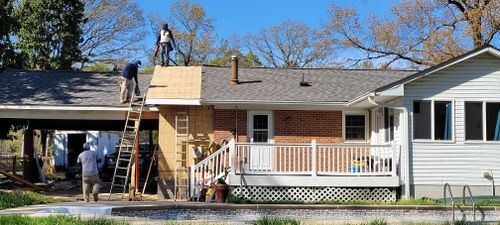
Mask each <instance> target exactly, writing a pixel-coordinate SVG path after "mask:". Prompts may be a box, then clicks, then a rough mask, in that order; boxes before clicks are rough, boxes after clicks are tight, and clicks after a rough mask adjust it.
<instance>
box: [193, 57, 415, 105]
mask: <svg viewBox="0 0 500 225" xmlns="http://www.w3.org/2000/svg"><path fill="white" fill-rule="evenodd" d="M202 71H203V72H202V73H203V74H202V80H203V81H202V91H201V97H202V100H203V101H271V102H272V101H278V102H290V101H304V102H348V101H350V100H353V99H355V98H356V97H359V96H361V95H363V94H366V93H368V92H370V91H373V90H375V89H377V88H379V87H382V86H384V85H387V84H389V83H392V82H394V81H397V80H399V79H402V78H404V77H407V76H410V75H411V74H414V73H415V72H416V71H402V70H342V69H276V68H239V70H238V71H239V72H238V74H239V80H240V84H238V85H230V84H229V80H230V78H231V68H229V67H214V66H203V70H202ZM302 74H304V76H305V79H304V80H305V81H307V82H311V86H309V87H301V86H300V85H299V83H300V81H302Z"/></svg>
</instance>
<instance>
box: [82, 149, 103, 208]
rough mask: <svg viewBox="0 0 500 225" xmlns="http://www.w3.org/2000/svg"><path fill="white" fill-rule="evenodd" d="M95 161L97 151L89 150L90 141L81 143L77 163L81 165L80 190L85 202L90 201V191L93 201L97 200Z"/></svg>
mask: <svg viewBox="0 0 500 225" xmlns="http://www.w3.org/2000/svg"><path fill="white" fill-rule="evenodd" d="M97 162H98V157H97V153H96V152H95V151H91V150H90V143H89V142H87V143H85V144H83V152H82V153H80V155H78V160H77V163H80V164H81V166H82V191H83V198H84V199H85V201H86V202H89V201H90V191H92V195H94V201H95V202H97V201H98V195H99V172H98V170H97Z"/></svg>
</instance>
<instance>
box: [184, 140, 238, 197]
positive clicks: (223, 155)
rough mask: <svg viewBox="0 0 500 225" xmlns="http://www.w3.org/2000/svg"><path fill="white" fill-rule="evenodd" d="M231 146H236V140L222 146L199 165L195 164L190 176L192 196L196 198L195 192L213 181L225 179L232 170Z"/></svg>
mask: <svg viewBox="0 0 500 225" xmlns="http://www.w3.org/2000/svg"><path fill="white" fill-rule="evenodd" d="M230 146H234V140H231V141H229V143H228V144H226V145H225V146H222V147H221V148H220V149H219V150H217V151H215V152H214V153H212V154H211V155H210V156H208V157H207V158H205V159H203V160H202V161H200V162H199V163H198V164H194V162H193V165H192V166H191V174H190V175H191V179H190V185H191V196H194V194H195V191H198V190H201V187H202V186H208V185H210V182H211V180H216V179H219V178H221V177H223V176H224V175H225V174H226V170H228V169H230V168H231V166H230V160H229V159H230V157H229V148H230Z"/></svg>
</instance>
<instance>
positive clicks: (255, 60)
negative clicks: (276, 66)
mask: <svg viewBox="0 0 500 225" xmlns="http://www.w3.org/2000/svg"><path fill="white" fill-rule="evenodd" d="M233 55H235V56H237V57H238V60H239V61H238V65H239V66H240V67H260V66H262V63H261V62H260V60H259V57H257V55H255V54H253V53H252V52H249V53H247V54H243V53H242V52H241V51H240V50H237V49H230V50H226V51H224V52H223V53H222V55H221V56H219V57H216V58H213V59H212V60H210V63H209V64H211V65H216V66H229V65H231V57H232V56H233Z"/></svg>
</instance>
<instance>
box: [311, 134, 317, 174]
mask: <svg viewBox="0 0 500 225" xmlns="http://www.w3.org/2000/svg"><path fill="white" fill-rule="evenodd" d="M316 147H317V145H316V140H312V141H311V149H312V162H311V170H312V171H311V173H312V174H311V175H312V176H313V177H315V176H316V175H317V169H316V160H317V156H316V149H317V148H316Z"/></svg>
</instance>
